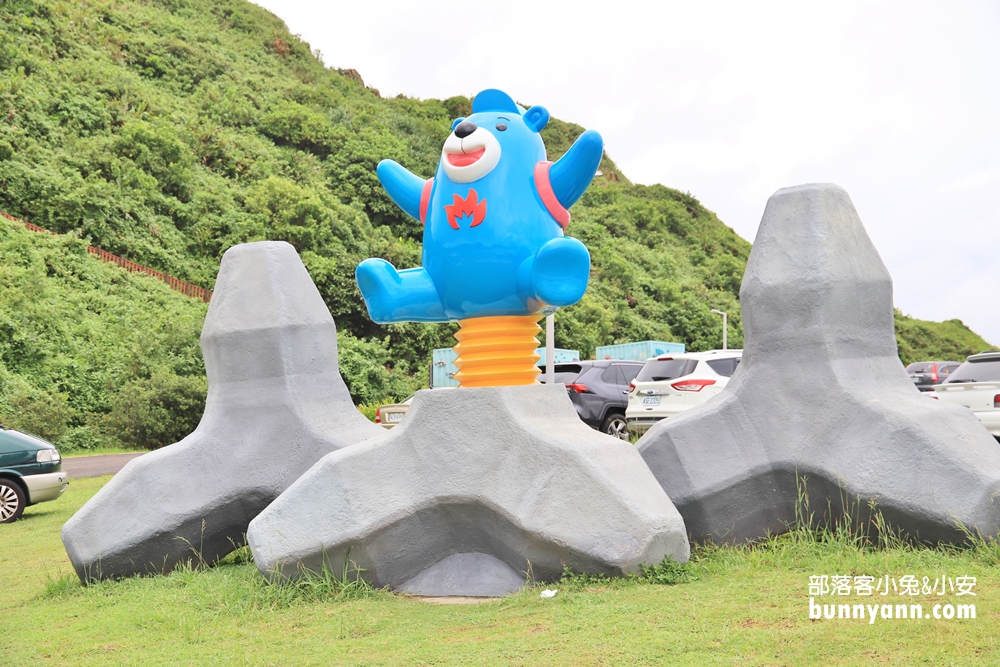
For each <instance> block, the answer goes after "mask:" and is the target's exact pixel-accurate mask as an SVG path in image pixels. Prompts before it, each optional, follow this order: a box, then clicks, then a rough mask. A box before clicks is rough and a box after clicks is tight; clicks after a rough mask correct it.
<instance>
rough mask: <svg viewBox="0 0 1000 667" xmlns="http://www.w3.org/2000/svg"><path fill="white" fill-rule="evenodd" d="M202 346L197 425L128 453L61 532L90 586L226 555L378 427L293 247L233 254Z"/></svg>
mask: <svg viewBox="0 0 1000 667" xmlns="http://www.w3.org/2000/svg"><path fill="white" fill-rule="evenodd" d="M201 347H202V352H203V353H204V356H205V369H206V371H207V373H208V401H207V404H206V406H205V414H204V416H203V417H202V420H201V423H200V424H199V425H198V428H197V429H195V431H194V432H193V433H192V434H191V435H189V436H188V437H186V438H184V439H183V440H181V441H180V442H178V443H176V444H173V445H170V446H168V447H164V448H163V449H159V450H157V451H154V452H150V453H149V454H145V455H143V456H141V457H139V458H137V459H135V460H133V461H131V462H129V464H128V465H127V466H125V468H124V469H123V470H122V471H121V472H120V473H118V474H117V475H116V476H115V477H114V479H112V480H111V481H110V482H108V484H107V485H106V486H104V488H102V489H101V490H100V491H99V492H98V493H97V494H96V495H95V496H94V497H93V498H91V499H90V501H88V502H87V504H86V505H84V506H83V508H82V509H81V510H80V511H79V512H77V513H76V514H75V515H74V516H73V517H72V518H71V519H70V520H69V521H68V522H67V523H66V525H65V526H64V527H63V531H62V539H63V544H64V545H65V546H66V551H67V552H68V554H69V557H70V560H71V561H72V562H73V566H74V567H75V568H76V571H77V574H78V575H79V576H80V579H81V580H83V581H84V582H87V581H89V580H92V579H102V578H118V577H125V576H130V575H134V574H146V573H158V572H165V571H169V570H171V569H173V568H174V567H175V566H176V565H177V563H179V562H181V561H185V560H188V559H198V558H200V559H204V560H205V561H207V562H212V561H214V560H216V559H218V558H220V557H222V556H224V555H225V554H227V553H229V552H230V551H232V550H233V549H235V548H236V547H237V546H239V545H240V544H241V543H242V541H243V536H244V533H245V532H246V529H247V525H248V524H249V523H250V520H251V519H253V518H254V517H255V516H256V515H257V514H258V513H259V512H260V511H261V510H262V509H264V508H265V507H266V506H267V505H268V504H269V503H270V502H271V501H272V500H274V499H275V498H276V497H277V496H278V494H280V493H281V492H282V491H284V490H285V489H286V488H287V487H288V486H289V485H290V484H291V483H292V482H294V481H295V480H296V479H297V478H298V477H299V476H300V475H301V474H302V473H304V472H305V471H306V470H307V469H309V467H310V466H311V465H313V464H314V463H315V462H316V461H318V460H319V459H320V458H321V457H322V456H323V455H324V454H328V453H329V452H332V451H334V450H337V449H340V448H342V447H345V446H347V445H350V444H353V443H355V442H358V441H359V440H362V439H365V438H367V437H370V436H372V435H377V434H378V433H380V432H381V431H382V429H380V428H379V427H377V426H375V425H374V424H371V423H370V422H369V421H368V420H367V419H365V418H364V417H363V416H362V415H361V413H359V412H358V411H357V409H356V408H355V407H354V403H353V401H351V397H350V394H349V393H348V391H347V387H346V386H345V385H344V381H343V379H342V378H341V376H340V371H339V369H338V366H337V332H336V328H335V326H334V322H333V318H332V317H331V316H330V312H329V311H328V310H327V308H326V305H325V304H324V303H323V300H322V298H321V297H320V295H319V292H318V291H317V289H316V286H315V285H314V284H313V282H312V280H311V279H310V278H309V274H308V273H307V272H306V269H305V267H304V266H303V265H302V262H301V261H300V260H299V257H298V255H297V254H296V252H295V250H294V248H292V246H290V245H288V244H287V243H283V242H261V243H250V244H246V245H241V246H236V247H234V248H231V249H230V250H228V251H227V252H226V254H225V256H224V257H223V258H222V266H221V268H220V271H219V277H218V280H217V281H216V287H215V294H214V295H213V297H212V302H211V305H210V306H209V309H208V315H207V317H206V319H205V326H204V329H203V330H202V335H201Z"/></svg>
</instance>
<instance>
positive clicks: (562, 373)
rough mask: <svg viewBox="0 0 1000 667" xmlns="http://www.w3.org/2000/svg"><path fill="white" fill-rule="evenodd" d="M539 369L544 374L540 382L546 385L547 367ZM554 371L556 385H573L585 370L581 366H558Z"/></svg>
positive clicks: (540, 377)
mask: <svg viewBox="0 0 1000 667" xmlns="http://www.w3.org/2000/svg"><path fill="white" fill-rule="evenodd" d="M539 368H540V370H541V371H542V372H541V375H539V376H538V381H539V382H541V383H542V384H545V366H541V367H539ZM552 370H553V371H555V380H554V384H573V381H574V380H576V378H577V377H579V375H580V371H582V370H583V366H581V365H580V364H556V366H555V368H553V369H552Z"/></svg>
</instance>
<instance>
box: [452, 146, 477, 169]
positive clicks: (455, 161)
mask: <svg viewBox="0 0 1000 667" xmlns="http://www.w3.org/2000/svg"><path fill="white" fill-rule="evenodd" d="M484 153H486V148H485V147H483V148H480V149H479V150H478V151H472V152H471V153H447V154H446V155H447V158H448V164H450V165H452V166H454V167H468V166H469V165H470V164H475V163H476V162H478V161H479V158H481V157H482V156H483V154H484Z"/></svg>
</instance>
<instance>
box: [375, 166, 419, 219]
mask: <svg viewBox="0 0 1000 667" xmlns="http://www.w3.org/2000/svg"><path fill="white" fill-rule="evenodd" d="M376 173H377V174H378V180H379V182H380V183H382V187H383V188H385V191H386V192H387V193H388V195H389V198H390V199H392V201H393V202H394V203H395V204H396V206H398V207H399V208H401V209H403V212H404V213H406V214H407V215H408V216H410V217H411V218H414V219H416V220H420V219H421V215H420V213H421V210H420V203H421V198H422V197H421V196H422V194H423V192H424V184H425V183H426V181H425V180H424V179H422V178H420V177H419V176H417V175H416V174H414V173H411V172H410V171H408V170H407V169H406V167H403V166H402V165H400V164H399V163H397V162H394V161H393V160H382V161H381V162H379V163H378V168H377V169H376Z"/></svg>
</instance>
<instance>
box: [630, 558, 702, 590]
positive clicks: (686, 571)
mask: <svg viewBox="0 0 1000 667" xmlns="http://www.w3.org/2000/svg"><path fill="white" fill-rule="evenodd" d="M640 579H641V580H642V581H644V582H645V583H649V584H657V585H660V586H674V585H676V584H685V583H687V582H689V581H693V580H694V579H695V576H694V573H693V572H692V569H691V565H690V564H689V563H678V562H677V561H675V560H674V557H673V556H667V557H666V558H664V559H663V562H662V563H660V564H659V565H649V566H646V565H643V566H642V577H640Z"/></svg>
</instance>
